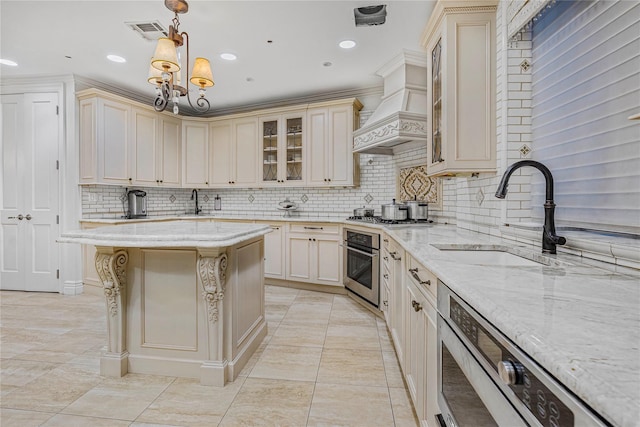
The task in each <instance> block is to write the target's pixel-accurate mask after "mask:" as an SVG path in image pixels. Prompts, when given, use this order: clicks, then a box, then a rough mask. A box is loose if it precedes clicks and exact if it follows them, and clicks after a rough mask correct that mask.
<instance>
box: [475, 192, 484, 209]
mask: <svg viewBox="0 0 640 427" xmlns="http://www.w3.org/2000/svg"><path fill="white" fill-rule="evenodd" d="M476 202H478V206H482V202H484V192H483V191H482V188H479V189H478V192H477V193H476Z"/></svg>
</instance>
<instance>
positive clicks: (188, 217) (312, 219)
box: [80, 214, 345, 225]
mask: <svg viewBox="0 0 640 427" xmlns="http://www.w3.org/2000/svg"><path fill="white" fill-rule="evenodd" d="M216 219H222V220H230V221H260V222H324V223H337V224H340V223H343V222H344V221H345V219H344V217H283V216H279V217H264V216H263V215H245V216H238V215H225V214H212V215H209V214H206V215H176V216H150V217H147V218H131V219H126V218H84V219H81V220H80V222H81V223H89V224H105V225H112V224H130V223H140V222H159V221H203V222H204V221H211V220H216Z"/></svg>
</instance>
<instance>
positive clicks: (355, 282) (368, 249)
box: [342, 228, 380, 307]
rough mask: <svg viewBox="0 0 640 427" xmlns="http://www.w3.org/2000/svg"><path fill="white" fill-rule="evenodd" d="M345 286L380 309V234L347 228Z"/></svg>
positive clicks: (344, 233)
mask: <svg viewBox="0 0 640 427" xmlns="http://www.w3.org/2000/svg"><path fill="white" fill-rule="evenodd" d="M343 237H344V244H343V245H342V247H343V248H344V285H345V287H346V288H347V289H348V290H350V291H351V292H353V293H355V294H356V295H358V296H360V297H361V298H363V299H365V300H366V301H368V302H370V303H371V304H373V305H374V306H376V307H378V304H379V301H378V300H379V294H380V234H378V233H374V232H366V231H360V230H352V229H349V228H345V229H344V231H343Z"/></svg>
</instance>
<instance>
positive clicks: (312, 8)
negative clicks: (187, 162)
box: [0, 0, 435, 111]
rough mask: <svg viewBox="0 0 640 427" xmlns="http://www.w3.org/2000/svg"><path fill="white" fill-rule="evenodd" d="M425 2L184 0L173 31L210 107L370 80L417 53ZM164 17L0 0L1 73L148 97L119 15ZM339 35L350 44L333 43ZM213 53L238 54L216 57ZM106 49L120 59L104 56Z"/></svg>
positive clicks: (123, 6) (150, 9)
mask: <svg viewBox="0 0 640 427" xmlns="http://www.w3.org/2000/svg"><path fill="white" fill-rule="evenodd" d="M377 4H386V5H387V18H386V22H385V23H384V24H383V25H379V26H367V27H356V26H355V19H354V12H353V10H354V8H357V7H363V6H373V5H377ZM434 4H435V1H424V0H423V1H380V2H378V1H376V0H371V1H326V0H325V1H204V0H191V1H189V12H188V13H186V14H182V15H179V16H180V28H179V29H180V31H186V32H187V33H188V34H189V37H190V61H191V64H193V58H195V57H196V56H203V57H206V58H208V59H209V60H210V61H211V65H212V69H213V75H214V79H215V81H216V85H215V86H214V87H212V88H209V89H208V90H207V99H209V101H210V103H211V108H212V111H215V110H222V109H230V108H241V107H242V106H247V105H259V104H268V103H273V102H277V101H282V100H286V99H292V98H304V97H312V96H318V95H322V94H326V93H327V92H340V91H348V90H360V89H366V88H372V87H380V86H381V85H382V78H381V77H379V76H377V75H376V74H375V72H376V71H377V70H378V68H380V66H382V65H383V64H385V63H386V62H388V61H389V60H391V59H392V58H393V57H395V56H397V55H398V54H400V53H401V52H402V50H403V49H408V50H412V51H423V50H422V47H421V46H420V35H421V32H422V29H423V28H424V25H425V24H426V22H427V19H428V17H429V14H430V13H431V10H432V9H433V6H434ZM172 19H173V12H171V11H170V10H168V9H167V8H166V7H165V6H164V1H163V0H144V1H118V0H112V1H25V0H20V1H9V0H2V1H1V2H0V58H3V59H10V60H13V61H15V62H17V63H18V66H17V67H11V66H6V65H1V66H0V67H1V70H0V71H1V73H2V74H1V77H2V78H3V79H5V78H11V77H25V76H34V75H59V74H75V75H76V76H80V77H82V78H86V79H91V80H95V81H98V82H101V83H103V84H104V85H106V86H112V87H115V88H118V89H120V90H121V91H125V92H126V93H131V94H132V95H133V97H137V98H140V97H143V98H144V99H147V98H148V99H149V102H151V100H152V99H153V97H154V93H155V90H154V86H152V85H151V84H149V83H147V75H148V68H149V60H150V58H151V56H152V55H153V52H154V49H155V42H154V41H148V40H145V39H144V38H143V37H142V36H141V35H139V34H138V33H137V32H135V31H133V30H132V29H130V28H129V27H128V26H127V25H125V22H140V21H156V20H157V21H159V22H160V23H161V24H162V25H163V26H164V27H165V28H167V29H168V27H169V25H170V24H171V20H172ZM345 39H351V40H354V41H356V42H357V46H356V47H354V48H352V49H348V50H346V49H341V48H340V47H338V42H340V41H342V40H345ZM268 40H271V41H272V43H268ZM223 52H230V53H234V54H235V55H237V58H238V59H236V60H235V61H225V60H223V59H221V58H220V54H221V53H223ZM108 54H115V55H119V56H122V57H124V58H125V59H126V60H127V62H126V63H114V62H111V61H109V60H107V59H106V56H107V55H108ZM182 55H184V53H183V54H182ZM182 58H183V59H182V61H183V62H184V61H185V57H184V56H183V57H182ZM326 62H330V63H331V64H332V65H331V66H329V67H327V66H324V65H323V64H324V63H326ZM183 77H184V76H183ZM248 80H250V81H248ZM190 89H191V92H192V94H193V95H197V91H196V90H195V89H194V88H193V86H191V87H190ZM193 95H192V98H194V96H193ZM183 102H184V101H183V100H181V103H183Z"/></svg>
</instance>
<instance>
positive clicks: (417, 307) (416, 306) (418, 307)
mask: <svg viewBox="0 0 640 427" xmlns="http://www.w3.org/2000/svg"><path fill="white" fill-rule="evenodd" d="M411 306H412V307H413V309H414V310H415V311H416V312H417V311H420V310H422V306H421V305H420V303H419V302H418V301H416V300H412V301H411Z"/></svg>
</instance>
